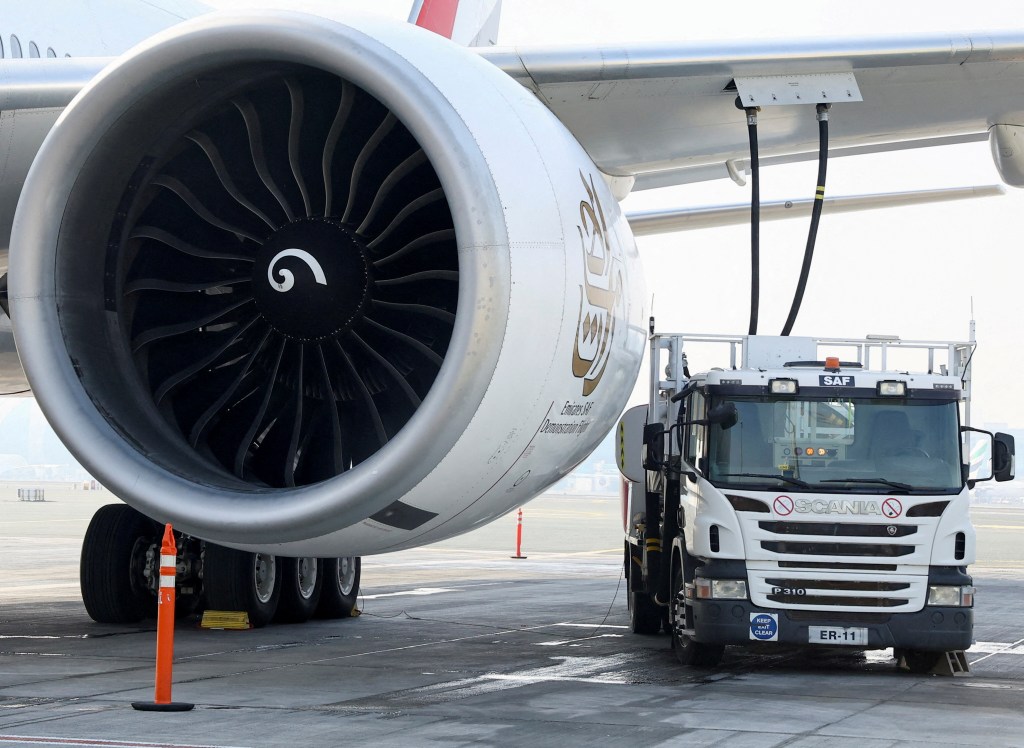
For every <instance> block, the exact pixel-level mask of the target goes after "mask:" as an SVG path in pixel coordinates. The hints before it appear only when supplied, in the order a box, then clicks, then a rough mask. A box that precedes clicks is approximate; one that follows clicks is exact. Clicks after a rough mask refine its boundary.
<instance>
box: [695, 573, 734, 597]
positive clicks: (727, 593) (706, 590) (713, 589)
mask: <svg viewBox="0 0 1024 748" xmlns="http://www.w3.org/2000/svg"><path fill="white" fill-rule="evenodd" d="M693 586H694V590H695V591H696V594H697V597H698V599H700V600H712V599H713V600H746V599H747V582H746V580H745V579H703V578H701V577H697V579H695V580H694V585H693Z"/></svg>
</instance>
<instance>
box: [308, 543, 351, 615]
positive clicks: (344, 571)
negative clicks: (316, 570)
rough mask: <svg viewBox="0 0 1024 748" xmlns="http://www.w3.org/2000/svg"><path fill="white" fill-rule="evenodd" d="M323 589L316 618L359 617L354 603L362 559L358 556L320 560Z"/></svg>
mask: <svg viewBox="0 0 1024 748" xmlns="http://www.w3.org/2000/svg"><path fill="white" fill-rule="evenodd" d="M320 568H321V569H322V570H323V588H322V589H321V592H320V605H319V606H318V607H317V610H316V617H317V618H350V617H352V616H354V615H359V613H358V611H357V610H356V603H357V601H358V599H359V577H360V575H361V572H362V559H361V558H359V556H342V557H341V558H322V559H320Z"/></svg>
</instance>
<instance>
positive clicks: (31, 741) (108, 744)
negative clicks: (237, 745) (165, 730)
mask: <svg viewBox="0 0 1024 748" xmlns="http://www.w3.org/2000/svg"><path fill="white" fill-rule="evenodd" d="M0 743H15V744H19V745H74V746H79V747H80V748H233V747H232V746H216V745H205V744H203V745H197V744H195V743H140V742H139V741H138V740H132V741H124V740H100V739H95V740H93V739H90V738H51V737H43V736H41V735H0Z"/></svg>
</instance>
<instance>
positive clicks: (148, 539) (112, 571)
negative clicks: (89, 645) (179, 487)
mask: <svg viewBox="0 0 1024 748" xmlns="http://www.w3.org/2000/svg"><path fill="white" fill-rule="evenodd" d="M157 541H158V538H157V526H156V524H155V523H154V522H152V521H151V520H150V519H149V518H147V517H146V516H145V515H143V514H141V513H139V512H138V511H136V510H135V509H132V508H131V507H130V506H127V505H126V504H108V505H106V506H102V507H100V508H99V510H98V511H97V512H96V514H94V515H93V517H92V520H91V521H90V522H89V528H88V529H87V530H86V531H85V538H84V539H83V541H82V557H81V562H80V566H79V583H80V584H81V588H82V602H83V603H85V610H86V612H87V613H88V614H89V617H90V618H92V619H93V620H94V621H96V622H98V623H136V622H137V621H141V620H142V619H143V618H146V617H147V616H154V615H156V596H155V595H154V594H153V593H152V592H150V590H149V585H148V582H147V579H146V576H145V570H146V552H147V551H148V550H149V548H150V546H151V545H152V544H153V543H156V542H157Z"/></svg>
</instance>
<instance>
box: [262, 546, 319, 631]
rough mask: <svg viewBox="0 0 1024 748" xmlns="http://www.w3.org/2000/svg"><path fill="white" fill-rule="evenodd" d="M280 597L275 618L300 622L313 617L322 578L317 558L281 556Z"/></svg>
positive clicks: (288, 621) (284, 621)
mask: <svg viewBox="0 0 1024 748" xmlns="http://www.w3.org/2000/svg"><path fill="white" fill-rule="evenodd" d="M279 561H280V562H281V599H280V600H279V601H278V603H277V615H276V616H275V617H274V620H275V621H281V622H283V623H303V622H305V621H308V620H309V619H310V618H312V617H313V614H314V613H315V612H316V609H317V605H318V604H319V602H320V594H321V590H322V589H323V584H324V578H323V575H322V573H321V571H322V566H321V561H320V559H318V558H312V557H309V556H307V557H304V558H281V559H279Z"/></svg>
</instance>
